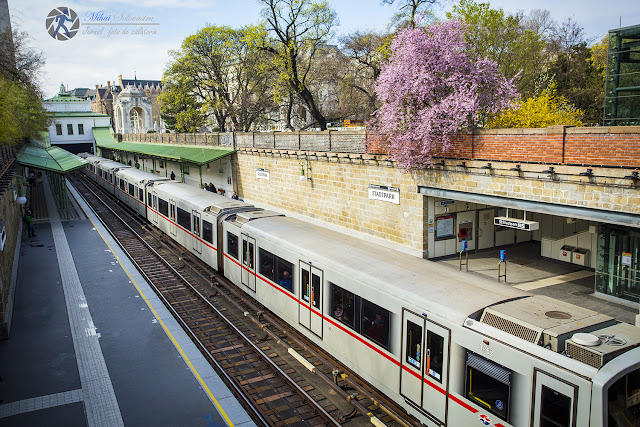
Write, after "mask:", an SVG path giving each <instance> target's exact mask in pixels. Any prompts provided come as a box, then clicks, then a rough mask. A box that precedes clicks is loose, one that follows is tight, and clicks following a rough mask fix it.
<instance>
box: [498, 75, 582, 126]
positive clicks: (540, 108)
mask: <svg viewBox="0 0 640 427" xmlns="http://www.w3.org/2000/svg"><path fill="white" fill-rule="evenodd" d="M581 116H582V111H580V110H579V109H578V108H576V107H574V106H573V105H571V103H570V102H569V101H567V99H566V98H564V97H563V96H558V94H557V93H556V84H555V83H551V84H550V85H549V86H548V87H547V88H545V89H544V90H543V91H542V93H541V94H540V95H538V96H532V97H530V98H528V99H527V100H525V101H520V102H518V103H516V104H515V105H514V106H513V108H510V109H507V110H504V111H502V112H500V113H499V114H497V115H495V116H494V117H492V118H491V119H490V120H489V121H488V123H487V127H489V128H543V127H547V126H553V125H567V126H582V122H581V121H580V117H581Z"/></svg>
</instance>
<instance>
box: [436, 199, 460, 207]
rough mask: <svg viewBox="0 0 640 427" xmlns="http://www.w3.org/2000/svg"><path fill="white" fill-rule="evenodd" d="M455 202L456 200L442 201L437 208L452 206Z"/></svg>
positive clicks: (437, 203) (437, 204)
mask: <svg viewBox="0 0 640 427" xmlns="http://www.w3.org/2000/svg"><path fill="white" fill-rule="evenodd" d="M455 202H456V201H455V200H440V201H438V202H436V206H446V205H452V204H454V203H455Z"/></svg>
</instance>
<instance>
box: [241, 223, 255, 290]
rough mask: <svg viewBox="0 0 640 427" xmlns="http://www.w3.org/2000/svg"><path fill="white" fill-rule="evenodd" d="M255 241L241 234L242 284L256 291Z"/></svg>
mask: <svg viewBox="0 0 640 427" xmlns="http://www.w3.org/2000/svg"><path fill="white" fill-rule="evenodd" d="M255 260H256V241H255V239H253V238H252V237H249V236H247V235H246V234H243V235H242V284H243V285H245V286H246V287H248V288H249V289H251V290H252V291H253V292H255V291H256V268H255Z"/></svg>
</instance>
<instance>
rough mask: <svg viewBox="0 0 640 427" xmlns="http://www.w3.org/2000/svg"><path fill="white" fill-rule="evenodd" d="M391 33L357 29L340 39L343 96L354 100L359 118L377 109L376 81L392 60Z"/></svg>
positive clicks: (354, 109)
mask: <svg viewBox="0 0 640 427" xmlns="http://www.w3.org/2000/svg"><path fill="white" fill-rule="evenodd" d="M392 39H393V35H392V34H388V33H387V34H380V33H375V32H362V31H356V32H355V33H352V34H349V35H347V36H344V37H341V38H340V44H341V46H342V52H343V53H344V55H345V57H346V58H345V60H343V61H342V64H341V67H340V71H341V73H340V75H339V80H340V82H341V85H342V90H341V96H344V98H346V99H350V100H352V102H353V104H354V106H353V111H354V113H356V115H357V116H360V117H356V118H359V119H369V116H370V115H371V114H372V113H373V112H374V111H375V110H376V108H377V96H376V92H375V82H376V80H377V79H378V76H380V72H381V70H382V66H383V65H384V64H385V63H386V62H387V61H388V60H389V56H390V52H391V51H390V45H391V40H392Z"/></svg>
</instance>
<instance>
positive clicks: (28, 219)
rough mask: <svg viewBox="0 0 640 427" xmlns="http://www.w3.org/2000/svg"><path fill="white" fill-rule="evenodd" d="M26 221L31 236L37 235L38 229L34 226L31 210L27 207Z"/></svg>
mask: <svg viewBox="0 0 640 427" xmlns="http://www.w3.org/2000/svg"><path fill="white" fill-rule="evenodd" d="M24 223H25V224H26V225H27V234H28V235H29V237H34V236H35V235H36V229H35V227H34V226H33V218H32V217H31V211H30V210H28V209H27V213H26V214H24Z"/></svg>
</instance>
